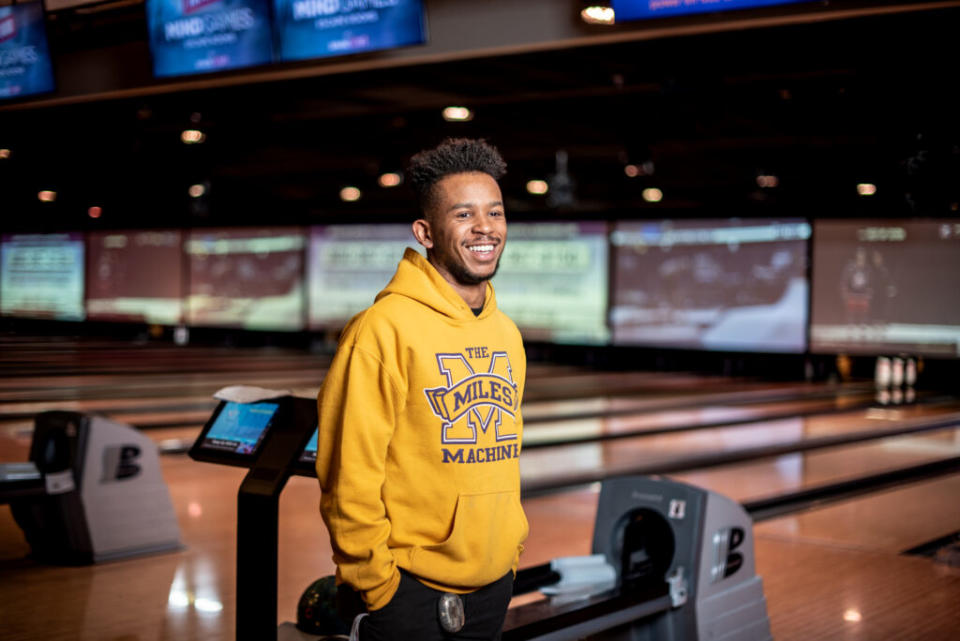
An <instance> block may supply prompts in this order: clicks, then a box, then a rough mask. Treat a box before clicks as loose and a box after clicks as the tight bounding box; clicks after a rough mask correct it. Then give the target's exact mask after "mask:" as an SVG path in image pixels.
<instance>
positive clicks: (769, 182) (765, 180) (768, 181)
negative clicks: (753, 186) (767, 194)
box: [757, 174, 780, 189]
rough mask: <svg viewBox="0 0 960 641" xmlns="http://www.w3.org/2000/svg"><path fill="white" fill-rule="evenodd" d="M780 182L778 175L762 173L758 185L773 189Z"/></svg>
mask: <svg viewBox="0 0 960 641" xmlns="http://www.w3.org/2000/svg"><path fill="white" fill-rule="evenodd" d="M779 184H780V179H779V178H777V177H776V176H770V175H767V174H760V175H759V176H757V186H758V187H763V188H765V189H772V188H774V187H776V186H777V185H779Z"/></svg>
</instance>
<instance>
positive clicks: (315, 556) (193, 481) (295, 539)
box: [0, 340, 960, 641]
mask: <svg viewBox="0 0 960 641" xmlns="http://www.w3.org/2000/svg"><path fill="white" fill-rule="evenodd" d="M0 348H2V355H0V462H10V461H18V460H26V457H27V448H28V447H29V442H30V430H31V426H32V414H33V413H35V412H37V411H42V410H44V409H52V408H58V409H75V410H80V411H97V412H102V413H105V414H109V415H112V416H114V417H115V418H117V419H118V420H122V421H125V422H129V423H132V424H138V425H143V426H144V427H143V429H144V430H145V432H146V433H147V434H149V435H150V436H151V438H153V439H154V440H156V441H157V442H171V441H177V440H190V439H191V438H193V437H194V436H195V435H196V432H197V430H198V427H199V425H200V424H201V423H202V421H203V419H204V417H205V416H206V415H207V414H208V413H209V411H210V409H212V407H213V403H212V402H211V401H210V396H209V395H210V394H211V393H212V392H213V391H215V390H216V389H217V388H219V387H221V386H224V385H228V384H233V383H237V382H248V383H251V384H257V385H261V386H265V387H278V388H293V387H296V388H310V387H316V385H317V384H318V383H319V380H320V379H321V377H322V375H323V372H324V370H325V367H326V359H325V358H323V357H320V356H312V355H307V354H301V353H296V352H291V353H286V352H277V351H272V352H254V351H246V350H215V349H207V348H196V349H194V348H190V349H186V350H184V349H174V348H169V347H163V346H140V347H137V348H131V347H130V346H119V345H117V344H114V343H112V342H110V341H101V342H98V343H95V344H93V343H89V342H76V341H62V342H59V343H57V344H50V343H49V342H47V341H39V340H37V341H27V340H20V341H17V342H10V341H7V342H6V343H4V342H3V341H0ZM213 361H215V362H216V365H215V366H209V365H208V364H209V363H210V362H213ZM18 368H19V369H18ZM178 368H179V369H178ZM18 371H22V372H23V373H24V376H18V375H17V372H18ZM529 389H530V391H531V394H530V395H529V397H528V398H529V404H528V406H527V411H526V414H527V416H528V417H532V416H537V419H536V420H535V421H532V422H531V423H530V424H529V425H528V426H527V440H528V442H529V443H534V442H540V443H543V442H545V441H550V440H556V439H564V438H581V439H582V438H585V437H591V436H605V435H606V436H609V435H620V434H623V433H626V432H631V433H632V432H637V431H639V432H643V431H645V430H650V431H652V432H656V433H655V434H646V435H643V434H641V435H637V436H630V437H628V438H621V439H615V440H608V441H603V442H594V443H582V444H575V445H568V446H561V447H543V448H539V449H536V448H531V449H530V450H528V451H526V452H525V453H524V454H523V455H522V457H521V465H522V470H523V477H524V479H525V481H526V482H532V481H538V480H541V481H542V480H543V479H548V478H550V477H551V475H556V474H557V473H558V470H561V471H564V472H567V471H570V470H576V471H586V472H591V471H597V470H600V471H603V470H628V469H631V468H632V467H635V466H638V465H649V464H654V465H655V464H659V463H662V462H664V461H667V462H669V461H673V460H679V459H680V458H681V457H684V456H688V457H689V456H690V455H693V454H697V453H701V454H716V453H723V452H738V451H743V450H745V449H749V448H757V447H760V446H765V445H770V444H786V445H791V444H803V443H807V444H809V443H810V442H812V441H811V439H821V438H824V437H834V436H850V435H853V436H856V435H858V434H861V433H867V432H870V433H874V432H876V433H877V434H878V435H877V436H875V437H872V438H870V439H869V440H864V441H861V442H856V443H850V444H847V445H840V446H833V447H822V448H815V449H809V450H807V451H804V452H794V453H785V454H781V455H776V456H765V457H757V458H755V459H749V460H743V461H741V462H738V463H735V464H728V465H719V466H712V467H709V468H693V469H686V470H683V471H680V472H677V473H675V474H673V476H674V478H677V479H678V480H682V481H685V482H688V483H693V484H696V485H700V486H702V487H706V488H709V489H712V490H715V491H717V492H720V493H723V494H726V495H728V496H730V497H732V498H734V499H736V500H740V501H745V500H749V499H755V498H761V497H767V496H771V495H775V494H777V493H780V492H784V491H790V490H795V489H800V488H805V487H810V486H815V485H819V484H822V483H827V482H832V481H836V480H842V479H848V478H856V477H858V476H862V475H865V474H869V473H875V472H878V471H884V470H889V469H894V468H898V467H903V466H906V465H911V464H915V463H921V462H926V461H933V460H937V459H941V458H946V457H949V456H956V455H957V454H958V450H960V428H957V427H952V428H951V427H947V428H943V429H936V430H930V431H921V432H916V433H904V434H898V435H892V436H883V435H882V434H881V433H882V432H883V431H885V430H886V431H890V432H891V433H895V432H897V431H898V430H902V428H903V426H905V425H911V424H915V423H917V422H918V421H925V420H932V419H934V418H949V417H950V416H952V415H953V414H955V413H958V412H960V403H957V402H956V401H952V400H941V402H939V403H935V404H925V405H917V406H913V407H904V408H900V409H883V410H878V409H876V408H866V407H863V390H862V389H859V390H858V389H855V388H852V389H850V390H846V391H844V392H843V393H841V394H839V395H836V394H834V395H829V394H826V395H825V392H830V390H829V389H827V388H826V387H825V386H824V385H800V384H796V383H794V384H776V385H774V384H769V383H763V382H758V381H733V380H711V381H710V382H709V384H705V381H704V380H703V379H701V378H699V377H696V376H691V375H681V374H677V375H672V374H671V375H655V374H650V373H623V374H613V373H604V374H598V373H592V372H583V371H578V370H572V369H571V368H557V367H551V366H536V367H532V368H531V370H530V383H529ZM705 390H706V391H705ZM834 391H837V390H834ZM574 393H579V394H580V397H579V398H571V397H572V396H573V395H574ZM791 394H792V395H793V398H786V397H788V396H790V395H791ZM764 398H768V399H771V400H767V401H764ZM831 405H832V406H833V407H835V408H837V409H838V410H843V411H840V412H837V413H832V414H825V413H822V412H823V411H826V410H827V409H829V406H831ZM684 407H686V409H684ZM624 408H626V409H631V408H632V410H635V411H636V413H635V414H632V415H629V416H624V415H614V416H609V415H602V414H603V413H604V412H610V411H614V412H619V411H620V410H623V409H624ZM590 412H594V413H595V415H594V416H590V417H584V416H573V417H571V416H570V415H571V414H577V413H579V414H581V415H582V414H587V413H590ZM792 412H795V413H796V414H797V416H794V417H792V418H783V415H784V414H788V413H792ZM818 412H820V413H818ZM765 417H779V418H771V419H770V420H766V419H765ZM735 420H746V421H753V422H750V423H748V424H744V425H739V426H738V425H730V426H724V427H703V428H701V429H691V426H693V427H694V428H695V427H696V425H697V424H703V425H711V424H713V423H718V422H724V421H735ZM158 426H160V427H158ZM161 461H162V467H163V473H164V477H165V478H166V480H167V483H168V485H169V489H170V493H171V496H172V498H173V502H174V505H175V508H176V511H177V517H178V520H179V523H180V527H181V533H182V539H183V543H184V547H183V549H182V550H180V551H177V552H173V553H168V554H161V555H156V556H151V557H145V558H138V559H131V560H126V561H118V562H113V563H105V564H101V565H96V566H87V567H49V566H39V565H37V564H36V563H34V562H33V561H31V560H29V559H28V558H27V554H28V552H29V550H28V547H27V545H26V543H25V542H24V539H23V536H22V533H21V531H20V530H19V528H18V527H17V525H16V524H15V522H14V521H13V519H12V517H11V515H10V510H9V508H8V507H6V506H0V603H2V604H3V605H2V606H0V639H4V640H20V639H24V640H25V639H50V640H60V639H63V640H67V639H70V640H73V639H84V640H85V639H90V640H98V641H99V640H104V639H106V640H115V641H120V640H123V641H133V640H136V641H144V640H148V639H171V640H173V639H176V640H192V639H196V640H198V641H200V640H202V641H208V640H213V639H224V640H227V639H232V638H233V635H234V628H233V620H234V614H235V613H234V608H233V601H234V579H235V567H234V564H235V562H236V559H235V553H236V548H235V536H236V492H237V488H238V487H239V485H240V482H241V480H242V478H243V476H244V474H245V470H242V469H237V468H230V467H224V466H217V465H211V464H204V463H197V462H195V461H192V460H191V459H189V458H187V457H186V456H184V455H165V456H163V457H162V459H161ZM958 496H960V475H955V476H948V477H942V478H939V479H935V480H932V481H925V482H920V483H915V484H911V485H907V486H903V487H900V488H897V489H895V490H891V491H887V492H883V493H879V494H874V495H868V496H866V497H861V498H858V499H856V500H850V501H846V502H840V503H835V504H832V505H829V506H827V507H822V508H819V509H815V510H811V511H808V512H804V513H801V514H795V515H791V516H788V517H782V518H779V519H774V520H769V521H765V522H762V523H758V524H757V525H756V526H755V528H754V534H755V540H756V550H755V553H756V559H757V570H758V573H759V574H761V575H762V576H763V580H764V587H765V592H766V597H767V602H768V610H769V615H770V619H771V624H772V627H773V633H774V637H775V638H776V639H777V640H778V641H788V640H794V639H796V640H798V641H799V640H801V639H802V640H804V641H808V640H833V639H836V640H841V639H843V640H846V639H851V640H854V639H856V640H870V641H873V640H877V641H884V640H888V639H889V640H894V639H904V640H907V639H910V640H912V639H924V640H926V639H930V640H940V639H943V640H945V641H946V640H948V639H949V640H956V639H958V638H960V606H958V605H957V604H958V603H960V569H958V568H951V567H949V566H947V565H942V564H937V563H934V562H933V561H931V560H930V559H928V558H925V557H917V556H907V555H904V554H903V551H904V550H906V549H909V548H912V547H915V546H917V545H920V544H923V543H926V542H928V541H931V540H934V539H937V538H940V537H942V536H945V535H947V534H950V533H953V532H956V531H958V530H960V501H958V500H957V497H958ZM318 501H319V490H318V488H317V485H316V481H315V480H314V479H309V478H302V477H294V478H292V479H291V480H290V482H289V484H288V486H287V489H286V490H285V491H284V493H283V495H282V497H281V503H280V548H279V560H280V573H279V579H280V580H279V597H280V598H279V620H280V621H284V620H293V619H294V618H295V607H296V602H297V599H298V598H299V595H300V593H301V591H302V590H303V589H304V588H305V587H306V586H307V585H309V583H310V582H312V581H313V580H314V579H316V578H317V577H319V576H322V575H325V574H329V573H332V571H333V565H332V562H331V559H330V556H331V551H330V546H329V542H328V539H327V533H326V531H325V529H324V527H323V524H322V522H321V520H320V517H319V514H318V512H317V504H318ZM596 504H597V489H596V487H595V486H580V487H576V488H573V489H571V490H570V491H566V492H562V493H557V494H552V495H548V496H540V497H537V498H530V499H527V500H525V501H524V507H525V510H526V512H527V515H528V519H529V521H530V524H531V535H530V538H529V540H528V542H527V545H526V548H527V549H526V552H525V553H524V556H523V558H522V565H523V566H530V565H536V564H539V563H543V562H546V561H548V560H549V559H551V558H553V557H556V556H565V555H574V554H584V553H588V552H589V548H590V541H591V538H592V528H593V519H594V516H595V512H596Z"/></svg>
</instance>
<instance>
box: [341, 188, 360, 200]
mask: <svg viewBox="0 0 960 641" xmlns="http://www.w3.org/2000/svg"><path fill="white" fill-rule="evenodd" d="M360 196H362V194H361V193H360V190H359V189H357V188H356V187H344V188H343V189H341V190H340V200H342V201H343V202H346V203H353V202H356V201H358V200H360Z"/></svg>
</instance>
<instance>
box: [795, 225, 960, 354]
mask: <svg viewBox="0 0 960 641" xmlns="http://www.w3.org/2000/svg"><path fill="white" fill-rule="evenodd" d="M958 292H960V219H957V218H953V219H938V220H932V219H930V220H923V219H909V220H907V219H902V220H898V219H878V220H869V219H863V220H823V221H817V222H816V224H815V226H814V240H813V310H812V314H811V316H812V320H811V326H810V342H811V349H812V350H813V351H816V352H826V353H834V352H840V351H843V352H858V353H864V354H883V353H889V352H893V351H901V350H902V351H909V352H912V353H914V354H925V355H929V356H951V357H953V356H960V296H958V295H957V294H958Z"/></svg>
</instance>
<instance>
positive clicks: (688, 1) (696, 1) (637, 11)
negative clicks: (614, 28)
mask: <svg viewBox="0 0 960 641" xmlns="http://www.w3.org/2000/svg"><path fill="white" fill-rule="evenodd" d="M806 1H808V0H613V1H612V2H611V3H610V6H612V7H613V11H614V14H615V15H616V20H617V22H625V21H628V20H645V19H649V18H667V17H671V16H685V15H688V14H692V13H708V12H714V11H733V10H735V9H750V8H754V7H769V6H774V5H779V4H796V3H798V2H806Z"/></svg>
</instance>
